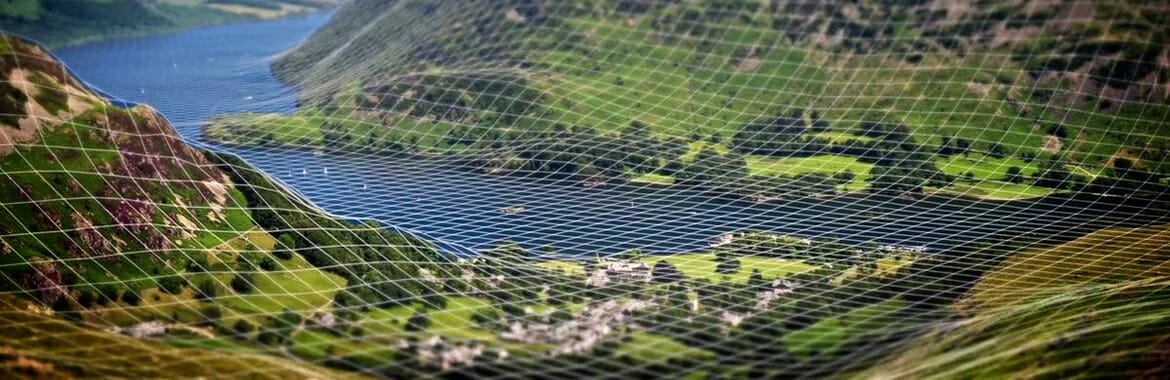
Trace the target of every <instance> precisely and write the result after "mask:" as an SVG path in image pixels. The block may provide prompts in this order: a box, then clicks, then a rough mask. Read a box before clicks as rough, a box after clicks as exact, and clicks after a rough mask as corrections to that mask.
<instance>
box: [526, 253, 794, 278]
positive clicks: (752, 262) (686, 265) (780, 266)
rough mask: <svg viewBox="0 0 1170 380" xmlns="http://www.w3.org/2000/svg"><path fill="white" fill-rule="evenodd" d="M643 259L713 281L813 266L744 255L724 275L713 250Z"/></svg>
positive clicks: (570, 265) (552, 264)
mask: <svg viewBox="0 0 1170 380" xmlns="http://www.w3.org/2000/svg"><path fill="white" fill-rule="evenodd" d="M640 260H642V261H643V262H645V263H646V264H647V265H649V266H651V267H653V266H654V263H657V262H658V261H661V260H666V261H668V262H670V263H671V264H674V266H675V267H676V268H678V270H679V271H680V272H682V273H683V275H685V276H686V277H687V278H689V279H709V280H711V281H715V282H720V281H725V280H726V281H732V282H736V283H747V279H748V277H749V276H751V274H752V271H753V270H756V269H759V270H760V274H761V275H762V276H763V277H764V278H765V279H775V278H781V277H785V276H788V275H791V274H794V273H801V272H805V271H809V270H812V269H813V268H814V266H813V265H811V264H805V263H803V262H800V261H794V260H783V259H773V258H767V257H741V258H739V260H740V271H739V272H736V273H734V274H731V275H723V274H719V273H716V272H715V266H716V263H715V254H714V253H683V254H673V255H653V256H643V257H642V258H641V259H640ZM537 265H540V266H542V267H545V268H549V269H552V270H557V271H564V273H574V274H583V273H584V272H585V270H584V268H582V267H581V264H579V263H577V262H572V261H563V260H550V261H545V262H541V263H539V264H537Z"/></svg>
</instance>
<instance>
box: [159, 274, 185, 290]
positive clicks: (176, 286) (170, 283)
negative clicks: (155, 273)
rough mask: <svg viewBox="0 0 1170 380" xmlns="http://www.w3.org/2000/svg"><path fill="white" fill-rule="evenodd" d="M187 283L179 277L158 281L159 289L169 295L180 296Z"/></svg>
mask: <svg viewBox="0 0 1170 380" xmlns="http://www.w3.org/2000/svg"><path fill="white" fill-rule="evenodd" d="M185 282H186V281H185V280H183V278H182V277H179V276H166V277H163V278H160V279H158V289H159V290H161V291H163V292H164V293H167V294H179V292H180V291H182V290H183V285H184V283H185Z"/></svg>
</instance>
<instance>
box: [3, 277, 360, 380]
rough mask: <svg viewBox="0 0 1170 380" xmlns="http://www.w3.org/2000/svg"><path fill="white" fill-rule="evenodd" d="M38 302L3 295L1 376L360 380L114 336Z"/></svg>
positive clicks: (272, 360)
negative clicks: (55, 314) (42, 308)
mask: <svg viewBox="0 0 1170 380" xmlns="http://www.w3.org/2000/svg"><path fill="white" fill-rule="evenodd" d="M37 310H38V306H37V305H35V304H32V303H30V302H29V301H26V300H20V299H16V298H13V297H11V296H8V295H3V296H0V315H2V317H0V361H2V363H0V376H3V377H4V378H7V379H70V378H109V377H120V378H162V377H172V376H175V375H182V376H190V377H207V378H233V379H235V378H249V379H259V378H269V379H319V378H331V379H332V378H359V377H360V376H358V375H356V374H352V373H345V372H342V371H337V370H330V369H327V368H323V367H319V366H314V365H312V364H307V363H303V362H299V361H294V360H287V359H280V358H276V357H272V356H266V355H259V354H248V353H244V354H241V353H223V352H215V351H210V350H204V349H182V348H175V347H171V346H168V345H166V344H163V343H159V342H150V341H143V340H139V339H134V338H131V337H128V336H123V335H117V334H111V333H109V332H106V331H102V330H99V329H94V328H91V327H86V326H79V325H76V324H73V323H69V322H67V321H64V320H61V319H58V318H54V317H51V316H48V315H45V314H44V313H42V312H37Z"/></svg>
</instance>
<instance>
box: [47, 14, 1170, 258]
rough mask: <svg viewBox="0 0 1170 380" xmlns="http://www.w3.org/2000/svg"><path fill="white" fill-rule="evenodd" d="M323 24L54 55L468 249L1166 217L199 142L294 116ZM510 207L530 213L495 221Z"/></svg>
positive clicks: (100, 81)
mask: <svg viewBox="0 0 1170 380" xmlns="http://www.w3.org/2000/svg"><path fill="white" fill-rule="evenodd" d="M327 20H328V16H327V15H313V16H309V17H303V18H296V19H288V20H281V21H268V22H256V23H243V24H233V25H226V26H219V27H211V28H204V29H198V30H193V31H190V32H185V33H179V34H171V35H163V36H154V37H144V38H131V39H118V40H110V41H105V42H98V43H94V44H89V45H83V46H78V47H72V48H67V49H63V50H60V51H57V52H55V54H56V55H57V56H58V57H60V58H61V59H63V60H64V61H65V62H66V64H67V65H68V66H70V67H71V69H72V70H73V71H74V73H75V74H76V75H78V76H79V77H80V78H81V79H82V80H84V81H86V82H87V83H89V84H91V85H93V86H95V87H97V88H99V89H101V90H103V91H104V92H106V93H107V94H110V95H112V96H116V97H119V98H121V99H125V100H129V101H133V102H138V103H146V104H149V105H151V106H153V107H154V108H156V109H157V110H159V111H160V112H161V113H162V114H163V115H164V116H166V117H167V118H168V119H169V120H170V121H171V122H172V123H174V124H175V125H176V127H177V128H178V129H179V131H180V133H181V134H182V135H183V136H184V138H186V139H187V140H188V141H190V142H192V143H196V144H202V145H204V146H206V147H209V148H211V149H216V150H221V151H230V152H232V153H235V154H238V155H240V156H241V157H242V158H244V159H245V160H246V161H248V162H249V163H250V164H252V165H254V166H256V167H257V168H259V169H260V170H263V171H265V172H267V173H268V174H270V175H272V176H274V177H276V178H277V179H278V180H280V181H281V182H283V183H284V184H286V185H288V186H289V187H290V188H291V189H292V190H294V191H296V192H298V193H300V194H302V195H303V196H305V197H306V198H307V199H308V200H310V201H312V202H313V203H315V204H316V205H317V206H319V207H321V208H323V209H324V210H326V211H328V212H330V213H333V214H335V215H339V216H344V217H349V218H355V219H377V220H379V221H381V222H383V223H386V224H388V225H391V226H394V227H397V228H402V229H406V230H410V231H414V232H416V233H421V234H424V235H426V236H428V237H430V238H432V239H434V240H436V241H441V242H445V243H447V245H449V246H457V247H462V248H465V249H467V250H479V249H484V248H487V247H490V246H492V245H494V244H496V243H498V242H500V241H504V240H510V241H515V242H518V243H520V244H522V245H524V246H527V247H530V248H537V247H543V246H553V247H555V248H557V249H558V251H560V252H562V253H568V254H589V253H592V252H599V253H614V252H620V251H623V250H627V249H633V248H640V249H645V250H647V251H651V252H684V251H694V250H699V249H703V247H704V246H705V245H706V244H707V243H708V242H709V241H710V240H711V239H712V238H714V237H716V236H718V235H720V234H723V233H726V232H729V231H735V230H745V229H760V230H769V231H775V232H781V233H788V234H795V235H801V236H811V237H833V238H839V239H842V240H844V241H846V242H850V243H855V244H863V243H865V242H869V241H877V242H881V243H898V244H910V245H925V246H927V247H929V248H931V249H932V250H941V249H945V248H946V247H950V246H953V245H955V244H957V243H960V242H968V241H972V240H975V239H981V238H989V237H1003V236H1006V235H1018V234H1021V233H1025V232H1031V233H1035V234H1039V235H1041V236H1050V235H1063V236H1069V237H1071V236H1075V235H1078V234H1083V233H1085V232H1087V231H1089V230H1092V229H1095V228H1101V227H1104V226H1110V225H1116V224H1123V223H1126V224H1128V223H1138V224H1141V223H1148V222H1150V221H1152V220H1153V219H1154V218H1155V217H1158V218H1160V217H1161V216H1163V215H1165V214H1166V212H1165V210H1151V209H1147V207H1150V205H1149V204H1143V203H1140V202H1128V203H1127V202H1126V201H1123V200H1121V199H1118V198H1097V197H1082V198H1067V197H1061V196H1057V197H1050V198H1047V199H1044V200H1040V201H1028V202H997V203H991V202H971V201H965V200H956V199H948V198H928V199H926V200H923V201H910V200H903V199H880V198H876V197H848V198H839V199H834V200H809V201H792V202H786V203H781V204H774V205H773V204H768V205H760V204H753V203H750V202H741V201H735V200H731V199H725V198H721V197H715V196H710V195H708V194H701V193H695V192H689V191H684V190H678V189H670V188H650V187H611V188H599V189H585V188H582V187H581V186H579V185H577V184H573V183H557V182H547V181H540V180H534V179H526V178H517V177H498V176H489V175H482V174H476V173H474V172H473V171H471V170H468V169H467V168H463V167H457V166H455V165H454V164H452V163H450V162H447V161H442V160H418V159H404V158H391V157H370V156H352V155H351V156H341V155H315V154H313V153H311V152H305V151H295V150H279V149H256V148H236V147H223V146H215V145H214V144H204V143H203V142H201V141H199V140H198V138H199V136H198V134H199V129H198V126H199V125H200V124H201V123H203V122H205V121H206V120H208V119H209V118H211V117H213V116H215V115H220V114H229V113H237V112H288V111H291V110H293V109H294V108H295V107H296V91H295V89H292V88H289V87H288V86H285V85H283V84H281V83H279V82H278V81H276V79H275V78H274V77H273V76H272V74H271V72H270V70H269V66H268V63H269V61H270V60H271V59H272V58H273V57H274V56H276V55H278V54H279V53H280V52H282V51H284V50H286V49H288V48H291V47H293V46H295V45H296V44H297V43H298V42H299V41H301V40H302V39H303V38H304V37H306V36H307V35H308V34H309V33H311V31H312V30H313V29H315V28H317V27H319V26H321V25H322V24H323V23H324V22H325V21H327ZM513 205H520V206H523V207H524V212H522V213H519V214H515V215H504V214H502V213H501V212H500V208H503V207H509V206H513ZM1151 215H1153V216H1151Z"/></svg>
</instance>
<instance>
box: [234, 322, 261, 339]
mask: <svg viewBox="0 0 1170 380" xmlns="http://www.w3.org/2000/svg"><path fill="white" fill-rule="evenodd" d="M232 331H233V332H235V334H236V337H237V338H246V337H248V336H249V335H252V332H253V331H256V325H253V324H252V322H248V320H247V319H243V318H241V319H239V320H236V323H235V324H234V325H232Z"/></svg>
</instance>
